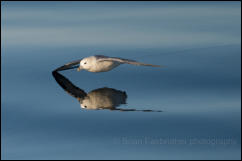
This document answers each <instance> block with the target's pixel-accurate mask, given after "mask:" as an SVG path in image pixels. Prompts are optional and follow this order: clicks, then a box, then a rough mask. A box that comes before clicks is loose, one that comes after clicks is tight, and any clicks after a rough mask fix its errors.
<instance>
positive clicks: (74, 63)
mask: <svg viewBox="0 0 242 161" xmlns="http://www.w3.org/2000/svg"><path fill="white" fill-rule="evenodd" d="M81 60H82V59H80V60H75V61H72V62H69V63H67V64H65V65H63V66H61V67H59V68H57V69H56V70H55V71H62V70H68V69H73V68H78V67H79V64H80V61H81Z"/></svg>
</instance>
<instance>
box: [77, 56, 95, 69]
mask: <svg viewBox="0 0 242 161" xmlns="http://www.w3.org/2000/svg"><path fill="white" fill-rule="evenodd" d="M92 64H93V63H92V58H91V57H88V58H84V59H82V60H81V61H80V66H79V68H77V71H80V70H82V69H85V70H88V69H90V68H91V67H92Z"/></svg>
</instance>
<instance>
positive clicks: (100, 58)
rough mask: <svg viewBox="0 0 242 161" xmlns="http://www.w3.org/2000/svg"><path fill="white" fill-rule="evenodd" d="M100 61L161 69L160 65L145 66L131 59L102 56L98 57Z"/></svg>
mask: <svg viewBox="0 0 242 161" xmlns="http://www.w3.org/2000/svg"><path fill="white" fill-rule="evenodd" d="M98 60H99V61H117V62H120V63H123V64H132V65H138V66H141V65H142V66H151V67H161V66H160V65H153V64H145V63H141V62H137V61H135V60H130V59H123V58H116V57H106V56H102V55H98Z"/></svg>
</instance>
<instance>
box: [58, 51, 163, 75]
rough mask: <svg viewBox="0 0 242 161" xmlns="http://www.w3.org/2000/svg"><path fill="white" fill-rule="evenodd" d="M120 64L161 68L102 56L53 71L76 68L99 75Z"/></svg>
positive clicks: (90, 57)
mask: <svg viewBox="0 0 242 161" xmlns="http://www.w3.org/2000/svg"><path fill="white" fill-rule="evenodd" d="M121 64H131V65H137V66H150V67H161V66H160V65H153V64H145V63H141V62H137V61H135V60H130V59H123V58H118V57H109V56H104V55H94V56H89V57H85V58H83V59H79V60H75V61H72V62H69V63H67V64H65V65H63V66H61V67H59V68H57V69H56V70H55V71H62V70H68V69H73V68H77V71H80V70H86V71H89V72H94V73H99V72H107V71H110V70H112V69H114V68H116V67H118V66H119V65H121Z"/></svg>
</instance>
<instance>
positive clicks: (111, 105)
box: [52, 71, 161, 112]
mask: <svg viewBox="0 0 242 161" xmlns="http://www.w3.org/2000/svg"><path fill="white" fill-rule="evenodd" d="M52 75H53V76H54V78H55V80H56V82H57V83H58V84H59V85H60V86H61V87H62V88H63V89H64V90H65V91H66V92H67V93H69V94H70V95H71V96H73V97H75V98H76V99H77V100H78V101H79V103H80V106H81V108H85V109H92V110H100V109H109V110H119V111H143V112H161V111H153V110H136V109H121V108H117V107H118V106H120V105H121V104H126V98H127V94H126V92H124V91H120V90H116V89H112V88H107V87H104V88H99V89H95V90H93V91H91V92H89V93H86V92H85V91H84V90H82V89H80V88H78V87H76V86H75V85H73V84H72V83H71V82H70V81H69V80H68V79H67V78H65V77H64V76H63V75H61V74H59V73H58V72H57V71H53V72H52Z"/></svg>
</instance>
